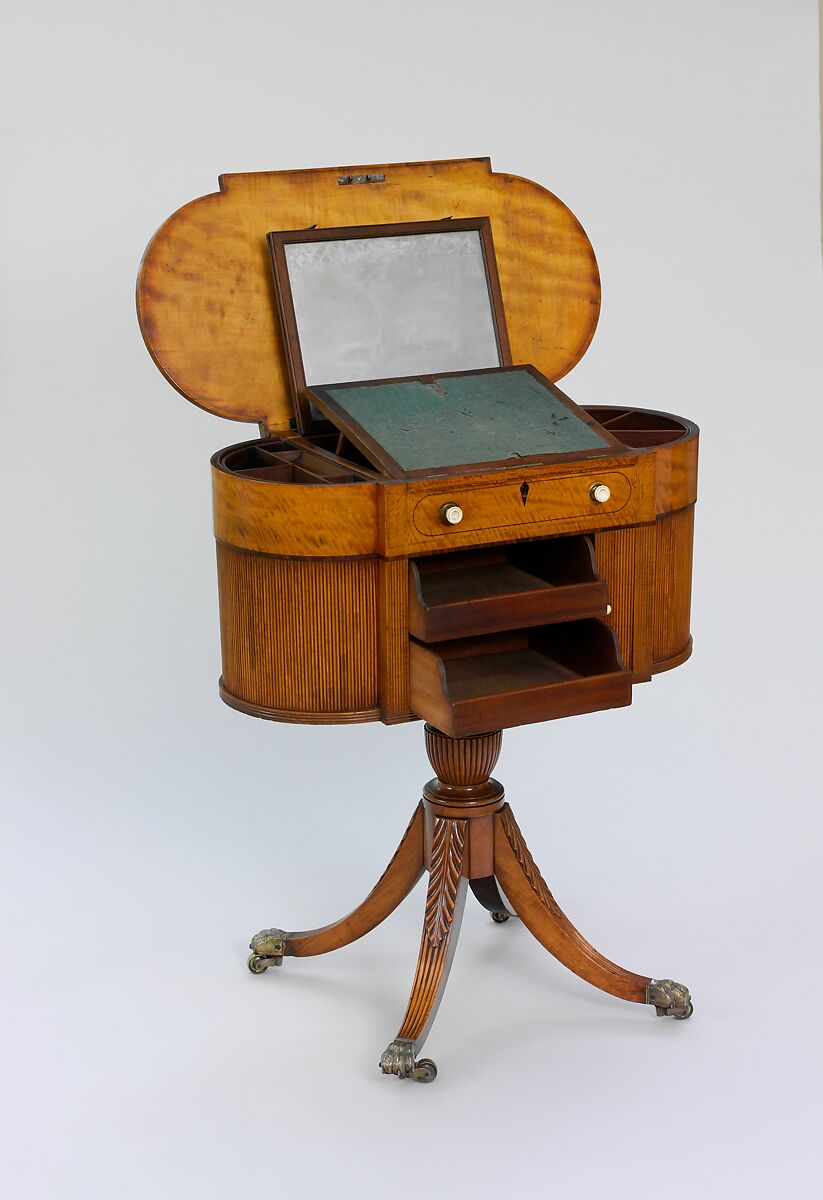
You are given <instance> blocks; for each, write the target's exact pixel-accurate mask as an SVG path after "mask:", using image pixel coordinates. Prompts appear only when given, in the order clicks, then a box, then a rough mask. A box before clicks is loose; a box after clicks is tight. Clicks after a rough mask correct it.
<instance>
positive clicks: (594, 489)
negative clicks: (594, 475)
mask: <svg viewBox="0 0 823 1200" xmlns="http://www.w3.org/2000/svg"><path fill="white" fill-rule="evenodd" d="M611 494H612V491H611V488H610V487H609V486H608V484H605V483H593V484H592V486H591V487H590V488H589V495H590V496H591V498H592V500H594V502H595V504H605V503H606V501H607V500H610V499H611Z"/></svg>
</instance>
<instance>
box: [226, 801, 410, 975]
mask: <svg viewBox="0 0 823 1200" xmlns="http://www.w3.org/2000/svg"><path fill="white" fill-rule="evenodd" d="M423 817H424V814H423V805H422V804H420V805H418V807H417V808H416V809H415V812H414V816H413V817H412V819H411V821H410V823H409V826H408V828H407V829H406V832H405V834H404V835H403V839H402V841H401V842H400V845H399V846H398V848H397V850H396V852H395V854H394V857H393V858H392V860H391V862H390V863H389V865H388V866H387V867H386V869H385V871H384V872H383V874H382V875H381V877H380V879H379V880H378V881H377V883H376V884H375V886H374V887H373V888H372V890H371V891H370V892H369V894H368V896H367V897H366V899H365V900H364V901H363V903H362V904H360V905H358V907H357V908H355V909H354V911H353V912H350V913H349V915H348V916H347V917H343V918H342V920H340V921H335V922H334V923H333V924H331V925H324V926H323V927H322V928H321V929H306V930H300V931H298V932H297V933H286V931H285V930H283V929H263V930H261V932H260V933H258V934H255V936H254V937H253V938H252V940H251V943H250V949H251V951H252V953H251V957H250V958H249V970H250V971H252V972H253V974H255V975H259V974H261V973H262V972H263V971H265V970H266V969H267V968H268V967H270V966H280V964H281V963H282V961H283V957H284V956H286V955H294V956H295V957H297V958H305V957H308V956H309V955H313V954H327V953H328V952H329V951H331V950H339V949H340V947H341V946H348V945H349V943H350V942H355V941H357V939H358V938H361V937H363V936H364V935H365V934H367V933H369V932H370V931H371V930H372V929H374V928H375V927H376V926H377V925H379V924H380V922H381V921H385V919H386V917H388V916H389V915H390V914H391V913H393V912H394V910H395V909H396V908H397V906H398V904H400V902H401V901H402V900H405V898H406V896H408V894H409V892H410V891H411V890H412V888H413V887H414V885H415V884H416V883H417V881H418V879H419V878H420V876H421V875H422V874H423V872H424V870H425V865H424V858H423V825H424V819H423Z"/></svg>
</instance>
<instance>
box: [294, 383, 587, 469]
mask: <svg viewBox="0 0 823 1200" xmlns="http://www.w3.org/2000/svg"><path fill="white" fill-rule="evenodd" d="M312 390H313V392H314V393H315V395H317V397H318V398H319V399H320V401H321V402H322V400H323V399H325V398H327V399H328V400H330V401H331V402H332V408H331V409H330V415H331V416H332V419H333V420H334V421H335V422H336V423H337V424H338V425H340V427H341V428H344V429H345V426H346V418H349V419H351V421H352V422H354V423H355V424H356V426H359V427H360V429H361V430H363V431H365V432H366V433H367V434H368V435H369V436H370V437H371V438H372V439H373V440H374V441H375V442H376V443H377V444H378V446H380V447H382V448H383V450H385V452H386V453H387V454H388V455H389V456H390V457H391V458H392V459H394V461H395V462H396V463H397V465H398V466H399V467H400V469H401V470H402V471H404V472H407V471H421V470H427V469H432V468H437V467H454V466H460V465H462V464H465V463H485V462H500V461H503V460H506V459H510V458H511V459H517V458H527V457H533V456H535V455H551V454H569V453H574V452H585V451H587V450H600V449H603V448H604V447H606V446H608V445H609V444H610V443H609V442H608V441H607V440H606V439H605V438H604V437H602V436H601V434H600V433H599V432H598V431H597V429H596V428H593V427H592V426H591V425H590V424H588V423H587V422H586V421H585V420H583V418H582V417H580V416H578V415H577V413H576V412H575V411H574V410H573V408H571V407H569V406H568V404H567V403H564V401H563V400H562V399H561V398H560V397H559V396H557V395H555V393H554V392H553V391H552V390H551V389H550V388H549V387H548V386H546V384H544V383H542V382H541V381H540V379H538V378H535V376H534V375H532V374H531V373H530V371H528V370H527V369H526V368H525V367H514V368H503V369H501V370H499V371H488V372H480V373H468V374H459V375H446V376H434V377H432V378H431V379H404V380H399V381H396V382H388V383H362V384H359V383H358V384H349V385H347V386H340V387H315V388H313V389H312ZM335 409H336V410H337V411H336V412H335V411H334V410H335ZM353 428H354V426H353Z"/></svg>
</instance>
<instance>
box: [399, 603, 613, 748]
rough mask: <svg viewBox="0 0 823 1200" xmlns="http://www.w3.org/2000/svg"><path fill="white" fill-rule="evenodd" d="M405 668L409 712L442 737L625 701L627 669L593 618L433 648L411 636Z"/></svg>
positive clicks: (608, 633) (607, 632)
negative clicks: (408, 680) (408, 678)
mask: <svg viewBox="0 0 823 1200" xmlns="http://www.w3.org/2000/svg"><path fill="white" fill-rule="evenodd" d="M410 669H411V709H412V712H414V713H415V715H416V716H419V717H422V718H423V719H424V720H426V721H428V723H429V724H430V725H434V726H435V728H437V729H439V730H440V731H441V732H442V733H445V734H448V735H449V736H450V737H466V736H468V735H470V734H474V733H487V732H489V731H491V730H495V729H508V728H511V727H512V726H515V725H527V724H529V723H531V722H533V721H550V720H552V719H554V718H555V717H570V716H575V715H577V714H579V713H586V712H596V711H597V710H599V709H603V708H618V707H620V706H622V705H625V704H630V703H631V678H632V677H631V672H629V671H626V670H625V668H624V666H623V663H622V661H621V659H620V652H619V650H618V647H617V641H616V638H615V636H614V634H613V633H612V631H611V630H610V629H609V628H608V627H607V626H606V625H603V624H602V623H601V622H600V621H597V620H584V621H571V622H568V623H567V624H563V625H547V626H544V627H542V628H538V629H528V630H517V631H515V632H512V633H505V634H497V635H493V636H488V637H477V638H461V639H458V640H454V641H448V642H439V643H435V644H433V645H423V644H422V643H420V642H418V641H416V640H415V639H412V641H411V645H410Z"/></svg>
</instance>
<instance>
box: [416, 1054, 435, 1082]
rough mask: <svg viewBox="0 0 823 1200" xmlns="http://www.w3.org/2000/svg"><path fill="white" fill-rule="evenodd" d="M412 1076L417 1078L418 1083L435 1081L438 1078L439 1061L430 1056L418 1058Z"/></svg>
mask: <svg viewBox="0 0 823 1200" xmlns="http://www.w3.org/2000/svg"><path fill="white" fill-rule="evenodd" d="M411 1077H412V1079H416V1080H417V1082H418V1083H434V1081H435V1079H436V1078H437V1063H436V1062H432V1060H431V1059H430V1058H420V1059H418V1060H417V1062H416V1063H415V1067H414V1070H413V1071H412V1073H411Z"/></svg>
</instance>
